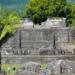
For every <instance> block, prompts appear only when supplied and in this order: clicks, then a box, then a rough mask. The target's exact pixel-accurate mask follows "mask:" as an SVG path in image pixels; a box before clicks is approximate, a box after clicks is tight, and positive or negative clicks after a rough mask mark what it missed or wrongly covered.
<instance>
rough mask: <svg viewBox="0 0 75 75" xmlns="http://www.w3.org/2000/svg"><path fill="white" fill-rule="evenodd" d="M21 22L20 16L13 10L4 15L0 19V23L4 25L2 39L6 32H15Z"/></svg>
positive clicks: (0, 38)
mask: <svg viewBox="0 0 75 75" xmlns="http://www.w3.org/2000/svg"><path fill="white" fill-rule="evenodd" d="M2 17H3V16H2ZM19 23H20V17H19V16H18V15H17V13H16V12H11V13H10V14H8V15H6V16H4V17H3V18H2V19H1V21H0V25H1V26H2V29H1V31H0V41H1V40H2V39H3V38H4V37H5V35H6V34H8V33H13V31H14V30H15V28H16V26H17V25H18V24H19Z"/></svg>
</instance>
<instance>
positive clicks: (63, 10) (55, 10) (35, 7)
mask: <svg viewBox="0 0 75 75" xmlns="http://www.w3.org/2000/svg"><path fill="white" fill-rule="evenodd" d="M70 13H71V12H70V9H69V6H68V4H67V2H66V0H30V2H29V4H28V5H27V9H26V17H28V18H30V19H31V20H32V21H33V22H34V23H39V24H40V23H41V22H43V21H45V20H46V19H47V18H48V17H67V16H68V15H69V14H70Z"/></svg>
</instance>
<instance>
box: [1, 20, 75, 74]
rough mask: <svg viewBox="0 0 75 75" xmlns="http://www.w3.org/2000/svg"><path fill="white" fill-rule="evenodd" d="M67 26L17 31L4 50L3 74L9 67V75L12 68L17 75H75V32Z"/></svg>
mask: <svg viewBox="0 0 75 75" xmlns="http://www.w3.org/2000/svg"><path fill="white" fill-rule="evenodd" d="M51 21H53V20H51ZM54 21H57V20H54ZM60 21H61V20H60ZM26 22H27V21H26ZM47 22H49V20H47ZM64 22H65V21H61V23H59V24H61V25H60V26H59V25H58V23H57V22H55V23H54V24H56V25H55V26H54V27H50V26H49V25H48V26H46V27H44V25H41V26H40V27H39V25H36V26H35V27H34V28H32V27H29V28H28V27H27V28H19V29H16V31H15V33H14V34H13V35H12V36H11V37H10V38H9V39H7V41H6V42H5V43H4V44H3V45H2V46H1V48H0V50H1V64H2V65H1V71H2V72H3V73H4V74H5V75H6V72H5V71H6V70H5V69H4V67H5V66H6V65H4V64H7V71H8V75H11V73H10V71H11V66H13V67H12V69H13V70H15V71H14V74H13V75H75V29H74V28H67V27H65V23H64ZM45 24H47V23H46V22H45ZM48 24H51V22H50V23H48ZM62 24H63V27H62ZM57 25H58V27H56V26H57Z"/></svg>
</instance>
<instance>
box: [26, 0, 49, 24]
mask: <svg viewBox="0 0 75 75" xmlns="http://www.w3.org/2000/svg"><path fill="white" fill-rule="evenodd" d="M48 6H49V3H48V0H39V1H38V0H31V1H30V2H29V4H28V5H27V9H26V15H27V17H29V18H30V19H32V20H33V21H34V23H40V22H41V21H44V20H46V19H47V15H48Z"/></svg>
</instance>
